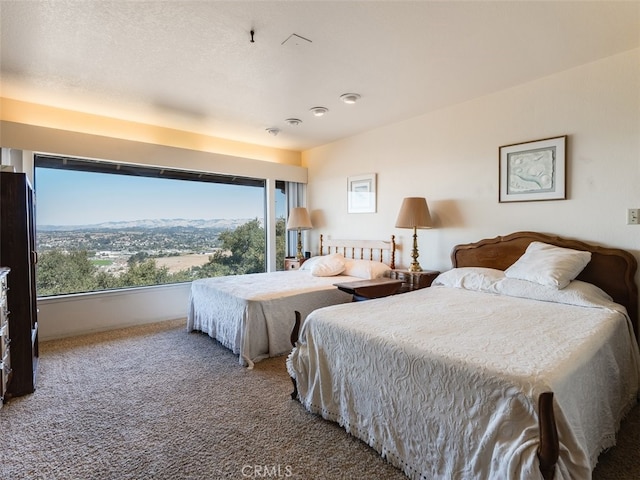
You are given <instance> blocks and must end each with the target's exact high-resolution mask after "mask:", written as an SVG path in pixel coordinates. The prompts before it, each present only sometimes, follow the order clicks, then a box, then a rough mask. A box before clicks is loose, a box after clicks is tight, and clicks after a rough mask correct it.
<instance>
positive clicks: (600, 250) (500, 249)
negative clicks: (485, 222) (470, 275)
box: [451, 232, 638, 338]
mask: <svg viewBox="0 0 640 480" xmlns="http://www.w3.org/2000/svg"><path fill="white" fill-rule="evenodd" d="M533 241H538V242H544V243H550V244H552V245H557V246H559V247H565V248H572V249H574V250H583V251H589V252H591V261H590V262H589V263H588V264H587V266H586V267H585V269H584V270H583V271H582V272H581V273H580V275H578V277H577V279H578V280H583V281H585V282H589V283H592V284H594V285H596V286H598V287H600V288H601V289H602V290H604V291H605V292H607V293H608V294H609V295H610V296H611V298H613V300H614V301H615V302H616V303H619V304H621V305H624V307H625V308H626V309H627V312H628V313H629V317H631V322H632V323H633V328H634V331H635V333H636V338H638V325H637V324H638V286H637V285H636V282H635V275H636V270H637V268H638V262H637V261H636V259H635V257H634V256H633V255H632V254H631V253H629V252H627V251H626V250H621V249H618V248H605V247H599V246H596V245H589V244H588V243H584V242H581V241H578V240H571V239H567V238H561V237H558V236H553V235H547V234H544V233H537V232H516V233H512V234H510V235H506V236H504V237H496V238H491V239H485V240H480V241H479V242H475V243H468V244H464V245H457V246H455V247H454V248H453V252H452V253H451V262H452V264H453V266H454V267H489V268H497V269H499V270H506V269H507V268H508V267H509V266H511V265H512V264H513V263H514V262H515V261H516V260H517V259H518V258H520V256H521V255H522V254H523V253H524V251H525V250H526V249H527V247H528V246H529V244H530V243H531V242H533Z"/></svg>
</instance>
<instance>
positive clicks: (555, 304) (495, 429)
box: [287, 232, 640, 479]
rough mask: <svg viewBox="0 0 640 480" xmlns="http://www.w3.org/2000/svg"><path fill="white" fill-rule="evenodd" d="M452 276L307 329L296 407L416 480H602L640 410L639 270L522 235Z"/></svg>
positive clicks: (298, 349)
mask: <svg viewBox="0 0 640 480" xmlns="http://www.w3.org/2000/svg"><path fill="white" fill-rule="evenodd" d="M556 247H560V248H556ZM452 263H453V267H454V268H453V269H452V270H451V271H449V272H445V273H444V274H442V275H441V276H440V277H439V278H438V279H436V281H435V282H434V284H433V285H432V286H431V287H430V288H426V289H422V290H417V291H414V292H409V293H405V294H402V295H395V296H391V297H386V298H382V299H375V300H370V301H367V302H360V303H349V304H342V305H336V306H331V307H327V308H322V309H319V310H315V311H313V312H312V313H311V314H309V315H308V317H307V318H306V321H305V322H304V323H303V325H302V328H301V330H300V335H299V339H298V342H297V343H296V346H295V348H294V349H293V351H292V352H291V354H290V356H289V357H288V359H287V368H288V370H289V373H290V375H291V376H292V379H293V380H294V385H295V386H296V391H295V392H294V394H293V396H295V397H296V398H297V399H299V400H300V402H301V403H302V405H303V406H304V407H305V408H306V409H308V410H309V411H311V412H313V413H316V414H318V415H320V416H322V417H323V418H325V419H328V420H331V421H334V422H337V423H339V424H340V425H341V426H342V427H344V428H345V429H346V430H347V431H348V432H350V433H351V434H353V435H354V436H356V437H358V438H360V439H362V440H363V441H365V442H366V443H367V444H369V445H370V446H371V447H373V448H374V449H376V450H377V451H378V452H379V453H380V454H381V455H382V456H383V457H384V458H386V459H387V460H388V461H389V462H390V463H392V464H393V465H395V466H397V467H398V468H399V469H401V470H402V471H403V472H404V473H405V474H406V475H407V476H408V477H409V478H412V479H477V478H503V479H529V478H534V479H535V478H545V479H550V478H554V476H555V478H556V479H569V478H580V479H582V478H591V472H592V470H593V468H594V467H595V464H596V462H597V458H598V455H599V454H600V453H601V452H602V451H603V450H604V449H606V448H608V447H611V446H613V445H614V444H615V435H616V432H617V430H618V428H619V424H620V421H621V420H622V418H623V417H624V415H625V414H626V413H627V412H628V411H629V410H630V409H631V408H632V407H633V406H634V405H635V404H636V402H637V394H638V386H639V375H640V374H639V371H640V360H639V358H640V355H639V353H638V344H637V341H636V336H635V325H636V322H637V318H638V290H637V286H636V284H635V280H634V278H635V273H636V269H637V264H636V260H635V258H634V257H633V255H631V254H630V253H629V252H626V251H622V250H618V249H610V248H603V247H597V246H592V245H588V244H586V243H583V242H579V241H575V240H567V239H563V238H559V237H554V236H549V235H544V234H539V233H533V232H518V233H515V234H512V235H509V236H505V237H497V238H494V239H488V240H483V241H480V242H477V243H473V244H468V245H461V246H458V247H456V248H455V249H454V251H453V253H452ZM585 265H586V266H585ZM576 275H577V277H576ZM629 317H630V318H629Z"/></svg>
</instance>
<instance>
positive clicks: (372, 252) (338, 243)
mask: <svg viewBox="0 0 640 480" xmlns="http://www.w3.org/2000/svg"><path fill="white" fill-rule="evenodd" d="M330 253H341V254H342V255H344V257H345V258H354V259H361V260H377V261H379V262H382V263H386V264H387V265H389V267H391V268H396V237H395V235H391V241H387V240H334V239H324V237H323V236H322V235H320V255H327V254H330Z"/></svg>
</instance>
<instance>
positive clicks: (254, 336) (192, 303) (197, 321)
mask: <svg viewBox="0 0 640 480" xmlns="http://www.w3.org/2000/svg"><path fill="white" fill-rule="evenodd" d="M357 280H361V279H360V278H356V277H349V276H344V275H340V276H335V277H314V276H312V275H311V274H310V273H309V272H308V271H304V270H302V271H299V270H295V271H291V270H289V271H280V272H268V273H253V274H248V275H233V276H225V277H215V278H206V279H202V280H194V281H193V282H192V284H191V294H190V299H189V311H188V314H187V330H188V331H193V330H199V331H202V332H205V333H207V334H208V335H209V336H211V337H213V338H215V339H217V340H218V341H219V342H220V343H221V344H222V345H224V346H225V347H227V348H229V349H230V350H232V351H233V353H236V354H239V356H240V364H241V365H247V366H249V367H252V366H253V363H254V362H257V361H259V360H262V359H264V358H267V357H270V356H271V357H273V356H276V355H282V354H284V353H288V352H289V351H290V350H291V341H290V338H291V330H292V328H293V324H294V322H295V316H294V311H295V310H298V311H299V312H300V313H301V315H302V319H303V320H304V319H305V317H306V316H307V315H308V314H309V313H310V312H311V311H313V310H315V309H316V308H320V307H326V306H327V305H335V304H339V303H345V302H350V301H351V298H352V297H351V295H349V294H347V293H344V292H342V291H340V290H338V289H337V288H336V287H335V286H333V284H334V283H337V282H345V281H357Z"/></svg>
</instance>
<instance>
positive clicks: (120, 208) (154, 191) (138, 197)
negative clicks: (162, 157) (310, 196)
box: [35, 168, 284, 225]
mask: <svg viewBox="0 0 640 480" xmlns="http://www.w3.org/2000/svg"><path fill="white" fill-rule="evenodd" d="M35 191H36V223H37V224H38V225H90V224H94V223H102V222H112V221H123V220H124V221H129V220H143V219H159V218H187V219H213V218H256V217H257V218H263V217H264V190H263V189H261V188H256V187H244V186H238V185H222V184H213V183H205V182H202V183H201V182H189V181H182V180H169V179H160V178H148V177H134V176H129V175H113V174H102V173H89V172H76V171H71V170H59V169H52V168H37V169H36V176H35ZM280 203H284V202H280ZM278 207H280V205H278ZM283 207H284V206H283ZM281 215H284V214H283V213H281Z"/></svg>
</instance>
